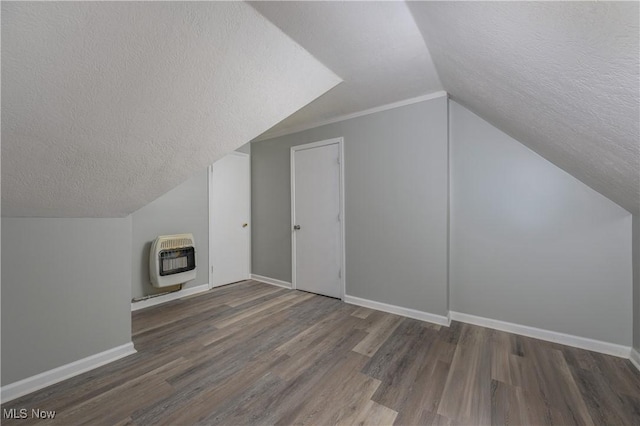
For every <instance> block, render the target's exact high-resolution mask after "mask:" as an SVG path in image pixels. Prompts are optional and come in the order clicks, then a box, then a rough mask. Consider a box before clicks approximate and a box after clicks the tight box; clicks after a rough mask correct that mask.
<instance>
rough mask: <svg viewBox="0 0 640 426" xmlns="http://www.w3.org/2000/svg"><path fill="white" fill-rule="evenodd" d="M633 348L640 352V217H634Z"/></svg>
mask: <svg viewBox="0 0 640 426" xmlns="http://www.w3.org/2000/svg"><path fill="white" fill-rule="evenodd" d="M633 346H634V347H635V348H636V349H637V350H638V351H640V215H633Z"/></svg>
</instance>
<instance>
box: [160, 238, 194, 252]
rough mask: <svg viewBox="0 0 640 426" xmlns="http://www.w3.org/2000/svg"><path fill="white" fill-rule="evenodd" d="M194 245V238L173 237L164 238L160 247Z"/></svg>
mask: <svg viewBox="0 0 640 426" xmlns="http://www.w3.org/2000/svg"><path fill="white" fill-rule="evenodd" d="M190 246H193V240H192V239H191V238H173V239H169V240H164V241H162V242H161V243H160V249H161V250H166V249H174V248H180V247H190Z"/></svg>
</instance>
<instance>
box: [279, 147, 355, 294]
mask: <svg viewBox="0 0 640 426" xmlns="http://www.w3.org/2000/svg"><path fill="white" fill-rule="evenodd" d="M334 144H338V161H339V162H340V168H339V176H338V179H339V183H338V185H339V186H340V188H339V190H340V245H341V254H340V287H341V289H340V293H341V294H340V299H341V300H345V297H346V294H347V293H346V275H347V274H346V257H345V251H346V242H345V231H344V226H345V225H344V223H345V214H344V138H341V137H340V138H333V139H326V140H323V141H318V142H312V143H306V144H304V145H296V146H292V147H291V150H290V152H291V154H290V161H291V168H290V179H291V228H290V229H291V288H293V289H294V290H295V289H296V288H297V287H296V233H295V232H293V227H294V226H295V224H296V197H295V194H296V185H295V155H294V154H295V152H296V151H304V150H306V149H313V148H318V147H322V146H327V145H334Z"/></svg>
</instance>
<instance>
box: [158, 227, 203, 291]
mask: <svg viewBox="0 0 640 426" xmlns="http://www.w3.org/2000/svg"><path fill="white" fill-rule="evenodd" d="M149 277H150V278H151V284H152V285H153V286H154V287H159V288H161V287H168V286H172V285H176V284H184V283H186V282H187V281H190V280H193V279H195V278H196V247H195V243H194V241H193V234H177V235H161V236H159V237H158V238H156V239H155V241H154V242H153V244H152V245H151V250H150V252H149Z"/></svg>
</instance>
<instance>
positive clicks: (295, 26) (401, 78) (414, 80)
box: [250, 1, 442, 139]
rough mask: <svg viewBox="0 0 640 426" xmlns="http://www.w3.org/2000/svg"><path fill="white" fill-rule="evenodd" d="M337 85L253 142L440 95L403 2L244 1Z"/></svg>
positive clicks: (431, 66)
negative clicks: (331, 74)
mask: <svg viewBox="0 0 640 426" xmlns="http://www.w3.org/2000/svg"><path fill="white" fill-rule="evenodd" d="M250 4H251V5H252V6H253V7H254V8H256V9H257V10H258V11H259V12H260V13H261V14H263V15H264V16H265V17H266V18H268V19H269V20H270V21H271V22H273V23H274V24H275V25H277V26H278V27H279V28H280V29H282V30H283V31H284V32H285V33H286V34H287V35H289V36H290V37H291V38H292V39H293V40H295V41H296V42H298V43H299V44H300V45H301V46H302V47H304V48H305V49H306V50H307V51H309V53H311V54H312V55H313V56H314V57H316V58H317V59H318V60H320V62H322V63H323V64H325V65H326V66H327V67H329V68H330V69H332V70H333V71H334V72H335V73H336V74H338V75H339V76H340V77H341V78H342V79H343V80H344V82H343V83H341V84H340V85H339V86H338V87H336V88H335V89H333V90H331V91H329V92H328V93H326V94H325V95H323V96H322V97H320V98H319V99H317V100H316V101H314V102H313V103H311V104H309V105H307V106H306V107H304V108H303V109H301V110H300V111H298V112H296V113H295V114H293V115H292V116H290V117H288V118H287V119H285V120H284V121H283V122H281V123H279V124H278V125H277V126H275V127H274V128H272V129H270V130H269V131H268V132H267V133H265V134H263V135H261V136H260V137H259V138H258V139H267V138H269V137H273V136H274V135H277V134H283V133H289V132H292V131H295V130H299V129H302V128H308V127H309V126H310V125H313V124H317V123H319V122H322V121H325V120H328V119H331V118H335V117H337V116H342V115H346V114H351V113H354V112H360V111H363V110H366V109H370V108H373V107H377V106H380V105H385V104H389V103H393V102H397V101H400V100H405V99H408V98H412V97H416V96H419V95H423V94H428V93H433V92H436V91H440V90H442V85H441V84H440V81H439V80H438V75H437V73H436V70H435V67H434V65H433V62H432V61H431V57H430V55H429V51H428V50H427V48H426V46H425V43H424V39H423V38H422V35H421V33H420V31H419V30H418V27H417V26H416V24H415V22H414V20H413V17H412V16H411V12H410V11H409V9H408V8H407V4H406V3H405V2H359V1H356V2H324V1H317V2H316V1H312V2H302V1H300V2H298V1H296V2H287V1H285V2H259V1H258V2H250Z"/></svg>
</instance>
